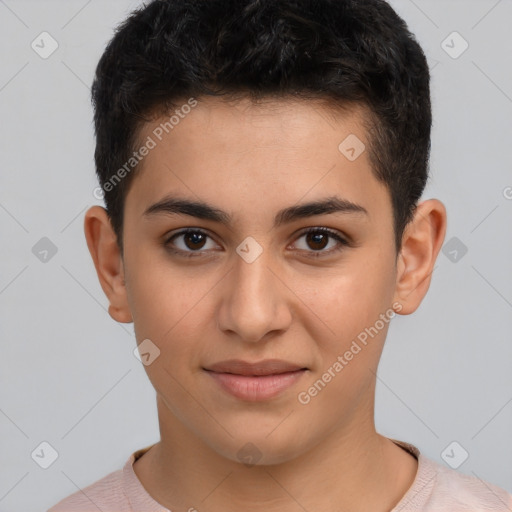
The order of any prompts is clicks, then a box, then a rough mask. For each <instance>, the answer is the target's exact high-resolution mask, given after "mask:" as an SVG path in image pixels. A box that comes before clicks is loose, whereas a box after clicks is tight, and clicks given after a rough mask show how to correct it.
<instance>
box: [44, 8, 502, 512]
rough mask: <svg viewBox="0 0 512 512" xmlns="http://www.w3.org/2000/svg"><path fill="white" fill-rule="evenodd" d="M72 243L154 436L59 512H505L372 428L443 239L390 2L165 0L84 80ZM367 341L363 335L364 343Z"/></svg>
mask: <svg viewBox="0 0 512 512" xmlns="http://www.w3.org/2000/svg"><path fill="white" fill-rule="evenodd" d="M93 100H94V106H95V126H96V138H97V146H96V153H95V160H96V166H97V173H98V177H99V180H100V184H101V187H102V191H103V192H104V195H105V202H106V207H107V208H106V210H105V209H103V208H101V207H99V206H94V207H92V208H90V209H89V210H88V212H87V214H86V218H85V234H86V238H87V243H88V247H89V250H90V252H91V255H92V258H93V260H94V264H95V266H96V270H97V273H98V277H99V279H100V282H101V286H102V288H103V290H104V292H105V294H106V295H107V297H108V299H109V302H110V307H109V313H110V315H111V316H112V318H113V319H115V320H116V321H118V322H133V323H134V328H135V333H136V338H137V344H138V345H139V350H140V353H141V358H142V361H143V363H144V365H145V369H146V371H147V374H148V377H149V379H150V381H151V383H152V384H153V386H154V388H155V390H156V394H157V403H158V414H159V423H160V431H161V440H160V441H159V442H158V443H156V444H154V445H152V446H148V447H146V448H143V449H141V450H138V451H137V452H135V453H133V454H132V455H131V457H130V458H129V460H128V461H127V463H126V465H125V466H124V468H123V469H122V470H119V471H116V472H114V473H111V474H110V475H107V476H106V477H104V478H103V479H101V480H99V481H98V482H96V483H94V484H92V485H90V486H89V487H87V488H85V489H84V490H83V491H79V492H77V493H75V494H73V495H72V496H70V497H68V498H66V499H64V500H63V501H61V502H60V503H59V504H58V505H56V506H54V507H53V508H52V509H50V510H51V512H71V511H78V510H80V511H85V510H87V511H93V510H101V511H103V512H107V511H116V512H120V511H137V512H149V511H152V512H155V511H165V510H172V511H194V510H199V511H209V512H230V511H235V510H245V511H262V512H263V511H265V512H273V511H279V512H292V511H299V510H306V511H310V512H312V511H316V510H323V511H327V512H335V511H336V512H339V511H351V512H359V511H365V512H367V511H372V512H389V511H391V510H393V511H399V510H400V511H406V510H407V511H409V510H414V511H420V510H421V511H428V512H434V511H435V512H448V511H449V512H454V511H462V510H464V511H469V510H472V511H477V510H478V511H480V510H503V511H506V510H512V496H510V495H509V494H508V493H506V492H505V491H504V490H502V489H500V488H498V487H496V486H493V485H491V484H488V483H485V482H482V481H481V480H479V479H477V478H474V477H469V476H465V475H462V474H459V473H457V472H455V471H454V470H451V469H448V468H446V467H444V466H441V465H439V464H437V463H436V462H434V461H432V460H430V459H428V458H426V457H425V456H423V455H422V454H421V453H420V452H419V450H418V449H417V448H416V447H415V446H412V445H410V444H407V443H404V442H400V441H397V440H392V439H388V438H386V437H384V436H382V435H380V434H378V433H377V432H376V430H375V425H374V397H375V383H376V372H377V367H378V363H379V359H380V356H381V352H382V349H383V345H384V342H385V338H386V334H387V330H388V327H389V322H390V320H391V318H393V316H394V315H395V314H396V313H399V314H402V315H408V314H411V313H413V312H414V311H415V310H416V309H417V308H418V306H419V305H420V303H421V301H422V299H423V298H424V296H425V294H426V293H427V290H428V288H429V285H430V280H431V274H432V271H433V268H434V264H435V261H436V257H437V255H438V253H439V250H440V248H441V246H442V243H443V240H444V236H445V231H446V211H445V208H444V206H443V204H442V203H441V202H440V201H438V200H436V199H429V200H425V201H422V202H419V199H420V197H421V195H422V192H423V190H424V187H425V184H426V182H427V178H428V158H429V150H430V128H431V108H430V95H429V72H428V67H427V63H426V59H425V56H424V54H423V52H422V50H421V48H420V47H419V45H418V43H417V42H416V41H415V39H414V37H413V36H412V35H411V34H410V33H409V32H408V30H407V27H406V25H405V23H404V22H403V21H402V20H401V19H400V18H399V17H398V16H397V15H396V13H395V12H394V11H393V10H392V9H391V7H390V6H389V5H388V4H386V3H385V2H384V1H382V0H357V1H356V0H339V1H336V2H333V1H331V0H319V1H316V2H312V1H311V0H283V1H276V0H243V1H237V2H230V1H226V0H222V1H221V0H194V1H188V0H165V1H163V0H160V1H159V0H157V1H153V2H151V3H149V4H148V5H147V6H144V7H143V8H141V9H140V10H138V11H136V12H134V13H133V14H132V15H131V16H130V17H129V18H128V19H127V20H126V21H125V22H124V23H123V24H122V26H120V27H119V29H118V31H117V33H116V34H115V36H114V38H113V39H112V41H111V42H110V43H109V45H108V47H107V49H106V51H105V53H104V55H103V56H102V58H101V60H100V62H99V65H98V68H97V72H96V78H95V82H94V86H93ZM369 333H371V336H369Z"/></svg>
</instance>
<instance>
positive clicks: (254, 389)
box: [203, 359, 307, 402]
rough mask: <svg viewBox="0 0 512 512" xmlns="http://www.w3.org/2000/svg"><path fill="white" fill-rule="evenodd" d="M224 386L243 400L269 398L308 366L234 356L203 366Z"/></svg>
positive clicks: (281, 390) (291, 384)
mask: <svg viewBox="0 0 512 512" xmlns="http://www.w3.org/2000/svg"><path fill="white" fill-rule="evenodd" d="M203 369H204V370H205V371H206V373H207V374H208V375H210V376H211V377H212V378H213V380H214V381H215V382H216V383H217V384H218V385H219V386H220V388H221V389H223V390H224V391H226V392H227V393H229V394H231V395H232V396H234V397H236V398H239V399H241V400H246V401H250V402H256V401H261V400H269V399H271V398H274V397H276V396H278V395H279V394H281V393H282V392H284V391H285V390H286V389H288V388H290V387H291V386H293V385H294V384H295V383H296V382H298V380H299V379H300V378H301V377H302V375H303V374H304V373H305V372H306V371H307V368H305V367H303V366H300V365H297V364H295V363H290V362H288V361H283V360H281V359H266V360H264V361H259V362H255V363H249V362H248V361H242V360H240V359H231V360H229V361H222V362H219V363H215V364H213V365H211V366H209V367H208V368H203Z"/></svg>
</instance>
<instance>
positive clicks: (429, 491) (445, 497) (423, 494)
mask: <svg viewBox="0 0 512 512" xmlns="http://www.w3.org/2000/svg"><path fill="white" fill-rule="evenodd" d="M392 441H393V442H394V443H396V444H398V445H399V446H401V447H403V448H404V449H406V450H407V451H408V452H410V453H412V454H413V455H414V457H415V458H416V459H418V471H417V473H416V478H415V479H414V481H413V483H412V485H411V487H410V488H409V489H408V491H407V492H406V493H405V495H404V496H403V497H402V499H401V500H400V502H399V503H398V504H397V505H396V507H394V508H393V510H392V511H391V512H412V511H414V512H417V511H421V512H483V511H485V512H490V511H500V512H512V495H511V494H509V493H507V492H506V491H505V490H503V489H501V488H499V487H497V486H495V485H492V484H490V483H488V482H485V481H483V480H480V479H479V478H477V477H474V476H468V475H464V474H462V473H458V472H457V471H455V470H453V469H451V468H449V467H446V466H442V465H441V464H438V463H437V462H435V461H433V460H431V459H428V458H427V457H425V456H423V455H421V453H420V451H419V450H418V448H416V447H415V446H413V445H411V444H409V443H405V442H403V441H397V440H395V439H392ZM151 446H153V445H151ZM151 446H147V447H146V448H142V449H140V450H137V451H136V452H134V453H132V455H131V456H130V458H129V459H128V461H127V462H126V464H125V465H124V467H123V469H119V470H117V471H114V472H112V473H110V474H108V475H107V476H105V477H103V478H102V479H101V480H98V481H97V482H95V483H93V484H91V485H89V486H88V487H86V488H85V489H83V490H81V491H77V492H75V493H74V494H71V495H70V496H68V497H67V498H65V499H63V500H62V501H60V502H59V503H57V504H56V505H55V506H53V507H52V508H50V509H49V510H48V511H47V512H99V511H101V512H170V511H169V509H167V508H165V507H163V506H162V505H160V504H159V503H157V502H156V501H155V500H154V499H153V498H152V497H151V496H150V495H149V494H148V492H147V491H146V489H145V488H144V487H143V486H142V484H141V482H140V481H139V479H138V477H137V475H136V474H135V472H134V471H133V463H134V462H135V461H136V460H137V459H138V458H139V457H140V456H142V455H143V454H144V453H145V452H146V451H148V450H149V449H150V448H151ZM191 509H192V510H193V507H191ZM198 509H200V506H199V504H198Z"/></svg>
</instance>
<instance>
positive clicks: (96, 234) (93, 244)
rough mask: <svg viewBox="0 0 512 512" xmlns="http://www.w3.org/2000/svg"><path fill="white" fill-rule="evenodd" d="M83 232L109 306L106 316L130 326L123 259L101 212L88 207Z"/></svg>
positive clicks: (131, 319) (106, 217) (99, 207)
mask: <svg viewBox="0 0 512 512" xmlns="http://www.w3.org/2000/svg"><path fill="white" fill-rule="evenodd" d="M84 232H85V238H86V240H87V247H88V248H89V252H90V253H91V257H92V259H93V262H94V266H95V268H96V273H97V275H98V279H99V281H100V285H101V288H102V289H103V292H104V293H105V295H106V296H107V298H108V300H109V302H110V305H109V308H108V313H109V315H110V316H111V317H112V318H113V319H114V320H116V321H117V322H122V323H130V322H132V321H133V318H132V315H131V311H130V308H129V305H128V300H127V295H126V293H127V292H126V286H125V281H124V279H125V276H124V265H123V259H122V257H121V252H120V250H119V247H118V245H117V238H116V235H115V232H114V230H113V229H112V225H111V223H110V219H109V217H108V214H107V211H106V210H105V208H102V207H101V206H92V207H91V208H89V210H87V212H86V214H85V219H84Z"/></svg>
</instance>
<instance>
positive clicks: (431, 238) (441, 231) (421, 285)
mask: <svg viewBox="0 0 512 512" xmlns="http://www.w3.org/2000/svg"><path fill="white" fill-rule="evenodd" d="M446 223H447V219H446V209H445V207H444V205H443V203H442V202H441V201H439V200H437V199H428V200H426V201H423V202H422V203H420V204H419V205H418V206H417V208H416V212H415V214H414V218H413V220H412V221H411V222H410V223H409V224H408V226H407V227H406V229H405V231H404V236H403V239H402V247H401V250H400V254H399V256H398V263H397V281H396V286H395V295H394V298H393V300H394V301H396V302H399V303H400V304H401V306H402V308H401V309H400V311H399V314H401V315H409V314H411V313H413V312H414V311H416V309H417V308H418V307H419V305H420V304H421V301H422V300H423V298H424V297H425V295H426V293H427V291H428V289H429V287H430V282H431V279H432V272H433V270H434V265H435V262H436V259H437V256H438V254H439V251H440V249H441V246H442V244H443V241H444V237H445V234H446Z"/></svg>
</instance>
